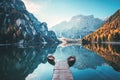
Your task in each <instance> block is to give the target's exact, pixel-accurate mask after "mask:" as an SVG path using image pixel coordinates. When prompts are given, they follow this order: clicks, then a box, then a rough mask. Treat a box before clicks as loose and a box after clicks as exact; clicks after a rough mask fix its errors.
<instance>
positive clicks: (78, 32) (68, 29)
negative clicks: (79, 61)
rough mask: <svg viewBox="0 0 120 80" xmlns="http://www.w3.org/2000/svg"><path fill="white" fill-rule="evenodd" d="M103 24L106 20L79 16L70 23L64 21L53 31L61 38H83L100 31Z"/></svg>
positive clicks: (54, 27) (90, 16)
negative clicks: (97, 30)
mask: <svg viewBox="0 0 120 80" xmlns="http://www.w3.org/2000/svg"><path fill="white" fill-rule="evenodd" d="M103 23H104V20H101V19H99V18H95V17H94V16H93V15H88V16H84V15H77V16H74V17H72V18H71V20H70V21H68V22H67V21H63V22H61V23H60V24H57V25H55V26H53V27H52V28H51V29H52V30H53V31H54V32H55V33H56V35H57V37H59V38H60V37H66V38H81V37H84V36H86V35H88V34H89V33H91V32H93V31H95V30H96V29H98V28H99V27H100V26H101V25H102V24H103Z"/></svg>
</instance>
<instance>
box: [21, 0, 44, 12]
mask: <svg viewBox="0 0 120 80" xmlns="http://www.w3.org/2000/svg"><path fill="white" fill-rule="evenodd" d="M22 1H23V2H24V3H25V6H26V8H27V10H28V11H29V12H31V13H34V14H38V13H40V11H42V9H44V7H45V5H43V4H40V3H39V2H40V1H41V0H40V1H39V2H38V3H35V2H33V1H34V0H22Z"/></svg>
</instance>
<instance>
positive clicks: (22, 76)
mask: <svg viewBox="0 0 120 80" xmlns="http://www.w3.org/2000/svg"><path fill="white" fill-rule="evenodd" d="M84 47H86V48H87V49H85V48H84ZM84 47H82V46H81V45H69V46H64V47H63V46H57V45H53V46H44V47H43V46H41V47H36V46H34V47H29V48H14V47H0V54H1V56H0V80H52V74H53V69H54V66H52V65H50V64H49V63H48V62H47V56H48V54H52V55H53V56H54V57H55V61H56V62H57V61H61V60H66V59H67V58H68V57H69V56H75V57H76V62H75V64H74V65H73V66H72V67H71V68H70V70H71V72H72V74H73V78H74V80H120V76H119V75H120V72H118V71H119V69H120V67H119V64H120V57H119V50H118V49H119V47H118V46H115V45H106V44H104V45H97V44H90V45H85V46H84ZM88 49H89V50H88ZM90 50H92V51H94V52H92V51H90ZM106 51H108V52H106ZM98 52H99V53H98ZM96 53H97V54H96ZM108 53H109V54H108Z"/></svg>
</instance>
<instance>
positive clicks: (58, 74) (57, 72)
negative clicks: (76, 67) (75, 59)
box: [52, 61, 73, 80]
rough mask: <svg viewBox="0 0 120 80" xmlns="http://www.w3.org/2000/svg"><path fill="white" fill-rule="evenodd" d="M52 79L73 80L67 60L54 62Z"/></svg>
mask: <svg viewBox="0 0 120 80" xmlns="http://www.w3.org/2000/svg"><path fill="white" fill-rule="evenodd" d="M52 80H73V77H72V73H71V72H70V70H69V65H68V63H67V61H59V62H57V63H56V65H55V67H54V72H53V77H52Z"/></svg>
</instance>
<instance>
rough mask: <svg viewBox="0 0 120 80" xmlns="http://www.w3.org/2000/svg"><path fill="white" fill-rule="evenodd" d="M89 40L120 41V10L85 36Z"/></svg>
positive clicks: (85, 39)
mask: <svg viewBox="0 0 120 80" xmlns="http://www.w3.org/2000/svg"><path fill="white" fill-rule="evenodd" d="M83 41H84V42H85V41H87V42H99V43H100V42H106V41H107V42H111V41H112V42H120V10H118V11H117V12H116V13H115V14H113V15H112V16H111V17H110V18H109V19H108V20H107V21H106V22H105V23H104V24H103V25H102V26H101V27H100V28H99V29H98V30H96V31H95V32H93V33H92V34H90V35H87V36H86V37H84V38H83Z"/></svg>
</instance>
